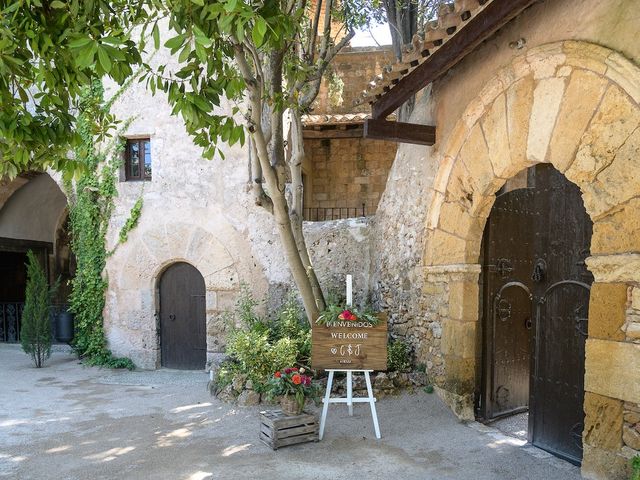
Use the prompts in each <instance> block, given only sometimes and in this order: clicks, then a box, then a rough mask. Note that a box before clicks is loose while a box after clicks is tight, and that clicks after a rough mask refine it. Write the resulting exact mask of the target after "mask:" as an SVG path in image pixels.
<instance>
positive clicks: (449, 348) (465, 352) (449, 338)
mask: <svg viewBox="0 0 640 480" xmlns="http://www.w3.org/2000/svg"><path fill="white" fill-rule="evenodd" d="M476 326H477V322H460V321H458V320H444V321H443V322H442V353H443V354H445V355H456V356H459V357H462V358H475V356H476Z"/></svg>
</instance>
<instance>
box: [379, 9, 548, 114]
mask: <svg viewBox="0 0 640 480" xmlns="http://www.w3.org/2000/svg"><path fill="white" fill-rule="evenodd" d="M536 1H538V0H493V1H492V2H491V3H489V4H488V5H487V6H486V7H485V8H484V9H483V10H482V11H480V12H479V13H478V14H477V15H476V16H475V17H473V18H472V19H470V20H469V21H468V22H467V23H466V24H465V26H464V27H463V28H461V29H460V31H459V32H457V33H456V34H455V35H453V36H452V37H451V38H449V39H448V40H447V41H446V42H445V43H444V44H443V45H442V46H441V47H440V48H439V49H438V50H437V51H436V52H434V53H433V54H432V55H431V56H429V57H428V58H427V59H426V60H425V61H424V62H423V63H421V64H420V65H419V66H418V67H416V69H415V70H414V71H413V72H411V73H410V74H409V75H407V76H405V77H403V78H402V79H401V80H400V81H399V82H398V84H397V85H396V86H395V87H394V88H392V89H391V90H390V91H389V92H388V93H386V94H384V95H382V97H380V98H379V99H378V100H377V101H376V102H374V104H373V106H372V111H373V118H376V119H378V118H385V117H387V116H388V115H389V114H390V113H392V112H393V111H395V110H396V109H397V108H398V107H400V106H401V105H402V104H403V103H404V102H405V101H406V100H407V99H408V98H409V97H410V96H411V95H413V94H415V93H417V92H418V91H420V90H422V89H423V88H424V87H426V86H427V85H428V84H429V83H431V82H433V81H434V80H436V79H437V78H438V77H440V76H441V75H443V74H444V73H446V72H447V71H448V70H449V69H450V68H451V67H453V66H454V65H456V64H457V63H458V62H459V61H460V60H462V59H463V58H464V57H465V56H466V55H467V54H468V53H469V52H471V51H472V50H473V49H474V48H476V47H477V46H478V45H479V44H480V43H481V42H482V41H484V40H486V39H487V38H489V37H490V36H491V35H493V34H494V33H495V32H496V31H497V30H498V29H499V28H501V27H502V26H504V25H505V24H506V23H507V22H509V21H510V20H511V19H513V18H515V17H516V16H517V15H518V14H520V13H521V12H522V11H523V10H524V9H525V8H527V7H529V6H530V5H531V4H533V3H535V2H536Z"/></svg>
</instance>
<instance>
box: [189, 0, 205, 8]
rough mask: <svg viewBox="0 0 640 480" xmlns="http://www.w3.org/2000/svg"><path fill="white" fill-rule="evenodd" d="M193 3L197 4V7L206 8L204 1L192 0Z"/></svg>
mask: <svg viewBox="0 0 640 480" xmlns="http://www.w3.org/2000/svg"><path fill="white" fill-rule="evenodd" d="M191 3H195V4H196V5H200V6H201V7H204V0H191Z"/></svg>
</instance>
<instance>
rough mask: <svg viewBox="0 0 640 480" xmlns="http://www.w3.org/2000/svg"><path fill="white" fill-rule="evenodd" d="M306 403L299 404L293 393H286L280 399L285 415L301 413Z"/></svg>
mask: <svg viewBox="0 0 640 480" xmlns="http://www.w3.org/2000/svg"><path fill="white" fill-rule="evenodd" d="M303 407H304V405H299V404H298V402H297V400H296V397H295V396H292V395H285V396H284V397H282V398H281V399H280V408H282V412H283V413H284V414H285V415H290V416H294V415H300V414H301V413H302V408H303Z"/></svg>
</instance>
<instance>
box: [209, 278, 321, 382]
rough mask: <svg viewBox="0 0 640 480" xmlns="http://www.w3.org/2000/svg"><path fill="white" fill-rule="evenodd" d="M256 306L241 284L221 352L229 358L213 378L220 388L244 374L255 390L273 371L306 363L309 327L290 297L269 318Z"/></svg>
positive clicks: (256, 303) (308, 350) (309, 341)
mask: <svg viewBox="0 0 640 480" xmlns="http://www.w3.org/2000/svg"><path fill="white" fill-rule="evenodd" d="M258 305H259V302H257V301H256V300H255V299H254V298H253V297H252V295H251V292H250V291H249V289H248V288H247V286H246V285H243V286H241V289H240V296H239V298H238V301H237V302H236V308H235V311H234V312H232V313H230V315H229V320H230V321H234V322H235V323H236V324H239V325H240V327H233V328H232V330H231V332H230V334H229V336H228V339H227V346H226V350H225V353H226V354H227V355H229V357H230V358H231V361H230V362H227V363H225V364H223V366H221V368H220V369H219V370H218V372H217V376H216V379H215V380H214V382H215V384H216V388H218V389H220V388H224V386H226V385H228V384H229V383H231V381H232V379H233V377H234V376H236V375H246V376H247V378H248V379H250V380H251V381H252V382H253V384H254V387H255V388H256V390H261V389H263V388H264V385H265V383H266V382H267V380H268V379H269V378H271V376H272V375H273V373H274V372H276V371H278V370H282V369H284V368H287V367H291V366H293V365H306V364H307V363H308V361H309V357H310V355H311V330H310V329H309V325H308V323H307V322H306V320H305V317H304V313H303V312H302V310H301V308H300V306H299V305H298V303H297V302H296V300H295V298H294V297H289V298H288V299H287V300H286V301H285V303H284V304H283V305H282V307H280V308H279V309H278V311H277V312H276V313H275V315H274V318H273V319H268V318H265V317H262V316H260V315H258V314H257V312H256V307H257V306H258Z"/></svg>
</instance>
